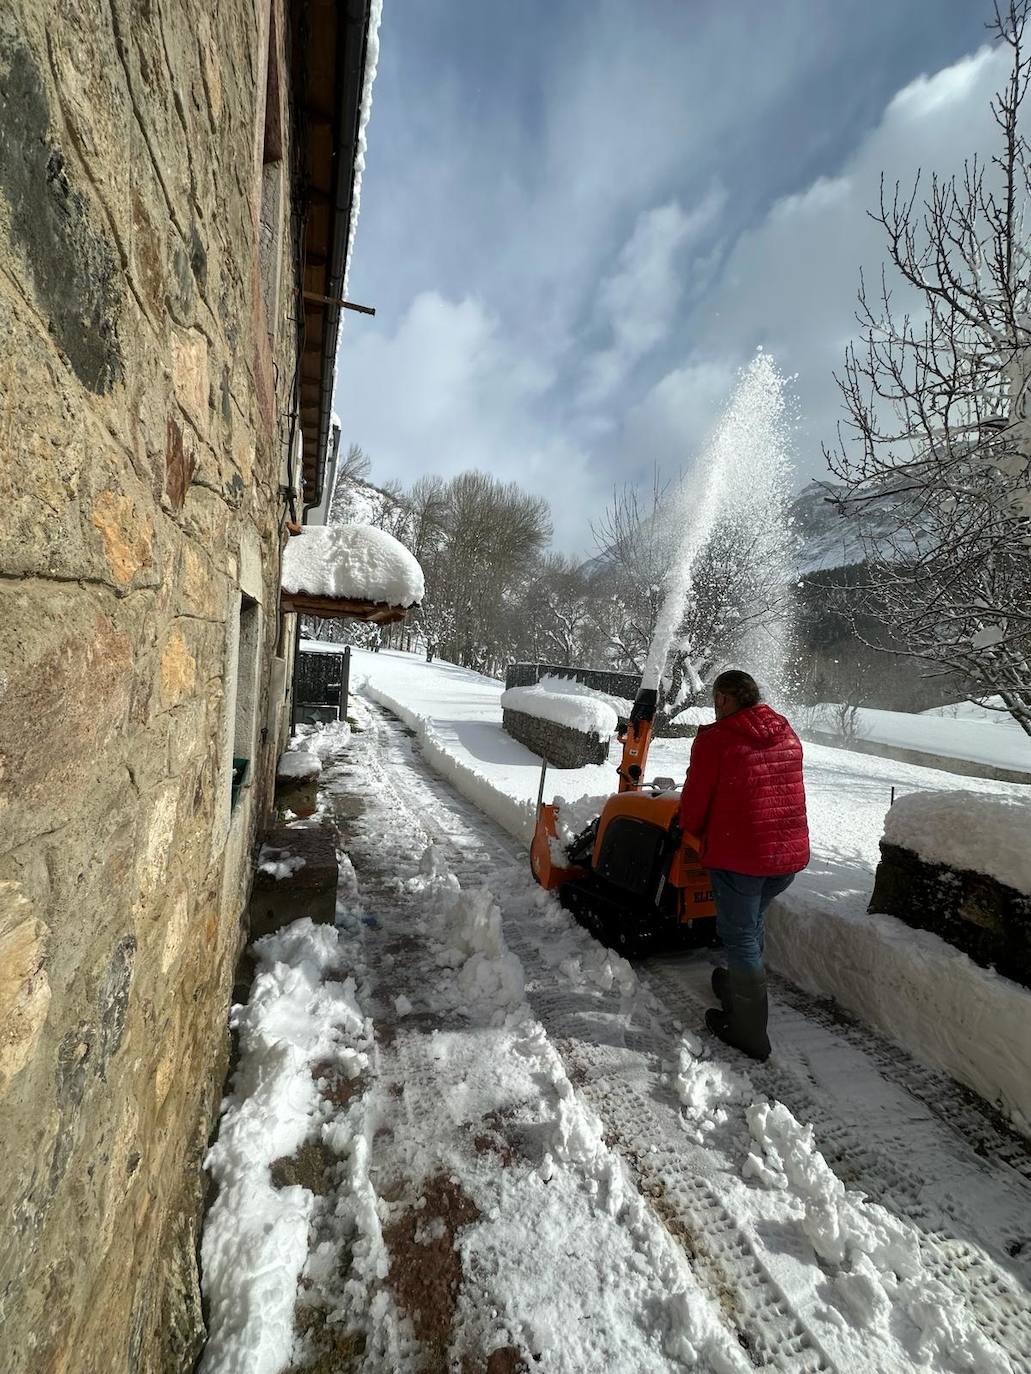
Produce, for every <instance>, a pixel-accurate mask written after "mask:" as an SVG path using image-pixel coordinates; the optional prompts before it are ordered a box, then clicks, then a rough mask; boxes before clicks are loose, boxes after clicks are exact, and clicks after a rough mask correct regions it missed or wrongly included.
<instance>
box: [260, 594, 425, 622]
mask: <svg viewBox="0 0 1031 1374" xmlns="http://www.w3.org/2000/svg"><path fill="white" fill-rule="evenodd" d="M280 604H281V606H282V609H283V610H284V611H296V612H297V613H298V614H299V615H316V616H321V617H322V618H323V619H326V620H361V621H364V622H365V623H366V624H367V625H393V624H395V623H396V622H397V621H399V620H404V619H405V617H406V615H407V614H408V610H407V608H406V607H405V606H388V605H387V603H386V602H385V601H358V600H355V599H353V598H345V597H336V596H312V595H311V594H310V593H308V592H286V591H284V592H282V593H281V594H280Z"/></svg>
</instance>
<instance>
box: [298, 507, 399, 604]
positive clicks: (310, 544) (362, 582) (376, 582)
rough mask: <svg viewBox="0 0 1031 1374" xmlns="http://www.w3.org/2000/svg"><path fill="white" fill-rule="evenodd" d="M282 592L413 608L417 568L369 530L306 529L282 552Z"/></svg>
mask: <svg viewBox="0 0 1031 1374" xmlns="http://www.w3.org/2000/svg"><path fill="white" fill-rule="evenodd" d="M282 583H283V590H284V591H285V592H307V593H308V594H309V596H330V597H340V598H341V599H344V600H349V601H375V602H385V603H386V604H387V605H388V606H414V605H416V604H417V603H418V602H420V601H421V600H422V597H423V592H424V590H425V587H424V582H423V575H422V568H421V567H420V566H419V563H418V560H417V559H416V558H415V557H414V555H413V554H411V553H409V551H408V550H407V549H406V548H405V546H404V545H403V544H402V543H400V542H399V541H398V540H397V539H395V538H394V536H393V535H392V534H387V532H386V530H378V529H375V528H374V527H373V526H372V525H311V526H308V525H306V526H305V527H304V529H302V531H301V533H300V534H298V535H294V536H293V538H291V539H289V540H288V541H287V545H286V548H285V549H284V550H283V578H282Z"/></svg>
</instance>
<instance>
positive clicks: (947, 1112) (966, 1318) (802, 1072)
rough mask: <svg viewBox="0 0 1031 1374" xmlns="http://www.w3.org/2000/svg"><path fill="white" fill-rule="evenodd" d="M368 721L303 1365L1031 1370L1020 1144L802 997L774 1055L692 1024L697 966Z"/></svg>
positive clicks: (392, 732)
mask: <svg viewBox="0 0 1031 1374" xmlns="http://www.w3.org/2000/svg"><path fill="white" fill-rule="evenodd" d="M356 710H357V711H358V715H359V722H360V724H361V725H362V726H363V729H362V731H361V733H357V734H355V735H354V736H353V737H352V738H351V740H350V741H348V743H347V745H346V748H344V749H343V750H342V751H341V752H340V754H339V755H338V756H336V757H334V758H330V759H327V760H326V767H325V771H324V774H323V783H324V788H325V801H326V803H327V805H328V807H329V809H330V812H331V814H332V815H333V817H334V819H335V820H336V822H337V823H338V825H339V826H340V828H341V844H342V846H343V848H344V850H345V851H346V852H347V854H348V855H349V856H350V859H351V861H352V862H353V865H354V870H355V876H354V878H353V879H352V878H351V876H350V874H349V872H347V865H346V864H345V878H344V881H343V882H342V891H341V904H340V916H339V918H338V920H339V922H340V925H341V930H340V935H339V946H340V960H341V967H340V970H339V972H340V976H343V974H344V973H345V972H350V973H354V974H356V975H357V982H358V987H357V996H358V1000H359V1001H360V1004H361V1010H362V1012H363V1013H364V1014H365V1016H367V1017H369V1018H371V1031H372V1036H371V1038H370V1040H369V1042H368V1043H367V1044H365V1045H364V1050H363V1053H364V1055H365V1059H366V1066H365V1068H364V1069H363V1071H362V1073H361V1074H360V1075H359V1076H358V1077H356V1078H355V1079H353V1080H351V1081H349V1084H348V1085H346V1089H345V1090H344V1091H340V1090H339V1087H337V1088H334V1087H333V1083H332V1082H331V1083H330V1092H329V1098H328V1099H327V1102H326V1104H325V1106H324V1110H323V1111H322V1115H321V1117H320V1118H319V1121H318V1122H317V1123H316V1125H315V1127H314V1128H313V1130H314V1136H315V1138H316V1139H317V1140H318V1141H319V1148H320V1149H322V1150H323V1151H328V1154H327V1156H326V1158H327V1160H328V1162H327V1163H326V1166H325V1169H324V1171H323V1172H324V1186H323V1194H324V1195H323V1196H322V1197H321V1198H320V1199H317V1201H316V1203H315V1206H314V1212H313V1216H312V1226H313V1232H312V1234H313V1235H314V1237H315V1241H314V1243H313V1245H312V1247H311V1250H310V1253H309V1258H308V1261H307V1263H306V1266H305V1269H304V1271H303V1273H302V1277H301V1293H300V1297H301V1303H302V1305H301V1306H300V1307H299V1308H298V1311H299V1313H300V1312H304V1313H306V1315H305V1317H304V1319H303V1320H302V1322H301V1325H302V1326H303V1327H304V1329H305V1330H306V1331H307V1333H308V1335H307V1338H306V1343H304V1344H303V1345H302V1346H301V1347H298V1348H295V1352H294V1360H293V1363H292V1364H291V1365H290V1369H291V1371H294V1370H296V1371H298V1372H300V1371H303V1370H307V1369H313V1368H316V1367H319V1368H327V1369H338V1368H339V1369H341V1370H343V1369H354V1370H362V1371H367V1374H379V1371H384V1372H385V1371H388V1370H389V1371H398V1374H405V1372H406V1371H412V1372H413V1374H415V1372H416V1371H419V1370H438V1369H439V1370H449V1369H454V1370H459V1371H462V1374H466V1371H469V1374H471V1372H472V1371H478V1370H487V1371H488V1374H504V1371H506V1370H508V1371H513V1370H519V1369H524V1370H528V1369H537V1368H540V1369H543V1370H548V1371H567V1370H568V1371H570V1374H572V1371H574V1370H576V1371H580V1370H585V1369H590V1370H606V1371H609V1370H611V1371H626V1374H637V1371H646V1370H656V1371H671V1370H680V1369H685V1368H696V1369H701V1370H706V1369H711V1370H714V1371H717V1374H725V1371H732V1370H747V1369H749V1368H769V1369H775V1370H785V1371H817V1370H820V1371H823V1370H827V1371H832V1370H833V1371H841V1372H842V1374H844V1372H845V1371H885V1374H888V1372H889V1371H890V1372H892V1374H894V1371H903V1370H910V1369H912V1368H914V1367H923V1368H927V1369H929V1370H934V1371H943V1372H944V1371H954V1372H955V1374H958V1372H959V1371H966V1370H971V1371H985V1374H987V1371H993V1374H994V1371H1003V1374H1005V1371H1007V1370H1009V1371H1014V1372H1016V1371H1026V1370H1031V1353H1029V1352H1031V1292H1029V1286H1031V1149H1029V1147H1028V1144H1027V1142H1026V1141H1024V1140H1022V1139H1021V1138H1019V1137H1017V1136H1015V1135H1013V1134H1012V1133H1010V1132H1009V1131H1008V1129H1007V1128H1006V1127H1005V1125H1004V1124H1003V1123H1002V1122H1001V1121H1000V1120H999V1119H998V1118H997V1117H996V1116H995V1115H994V1113H992V1112H991V1111H990V1109H988V1108H987V1107H985V1106H984V1104H982V1103H981V1102H980V1101H979V1100H978V1099H975V1098H973V1097H972V1096H971V1095H970V1094H968V1093H967V1092H966V1091H965V1090H962V1089H959V1088H957V1087H956V1086H955V1085H954V1084H952V1083H951V1082H950V1081H949V1080H948V1079H946V1078H945V1077H944V1076H942V1075H939V1074H936V1073H934V1072H932V1071H930V1070H927V1069H924V1068H921V1067H920V1066H919V1065H917V1064H916V1063H914V1062H913V1061H912V1060H910V1059H909V1058H908V1057H907V1056H906V1055H904V1054H903V1053H902V1052H901V1051H899V1050H898V1049H897V1048H896V1047H895V1046H894V1045H892V1044H891V1043H890V1042H888V1041H886V1040H884V1039H882V1038H881V1037H879V1036H878V1035H876V1034H874V1033H872V1032H870V1031H868V1030H865V1029H863V1028H862V1027H860V1026H858V1025H855V1024H853V1023H850V1022H849V1021H847V1020H844V1019H842V1018H841V1016H840V1015H839V1014H838V1013H836V1012H835V1011H834V1009H833V1008H831V1007H829V1006H826V1005H823V1004H820V1003H819V1002H816V1001H813V1000H812V999H810V998H808V997H807V996H806V995H805V994H803V993H800V992H798V991H797V990H795V989H792V988H791V987H790V985H788V984H784V983H780V982H778V983H777V984H775V985H774V987H773V991H772V998H773V1014H772V1024H771V1036H772V1038H773V1040H774V1044H775V1054H774V1057H773V1058H772V1059H771V1061H770V1062H769V1063H768V1064H767V1065H764V1066H757V1065H754V1064H752V1063H750V1062H748V1061H745V1060H744V1059H742V1058H741V1057H740V1056H738V1055H736V1054H734V1053H733V1052H732V1051H729V1050H726V1049H724V1048H723V1047H722V1046H719V1045H718V1044H716V1043H715V1042H713V1041H712V1040H711V1039H709V1038H708V1037H707V1036H704V1035H701V1036H699V1035H697V1033H696V1032H697V1028H698V1026H699V1023H700V1020H701V1012H702V1010H703V1009H704V1007H705V1006H706V1005H707V1002H708V997H707V984H708V976H709V968H710V965H709V963H708V961H707V959H706V958H705V957H703V956H700V955H683V956H669V957H661V958H654V959H650V960H648V961H646V962H645V963H643V964H641V965H638V966H637V968H636V969H631V968H630V966H629V965H627V964H626V963H625V962H624V961H622V960H620V959H619V958H618V957H617V956H615V955H613V954H611V953H610V952H608V951H605V950H603V949H602V948H601V947H600V946H598V945H597V944H596V943H595V942H594V941H592V940H591V939H590V938H589V937H588V936H587V935H586V934H585V933H584V932H583V931H582V930H580V929H579V928H578V927H576V926H575V925H572V924H571V923H570V921H569V918H568V916H567V915H566V913H564V912H563V911H562V910H561V909H560V908H559V907H558V905H557V904H556V903H555V902H554V901H553V900H552V899H551V898H550V897H548V896H547V895H546V894H543V893H541V892H540V891H539V890H538V889H537V888H536V887H535V886H534V885H533V883H532V880H531V879H530V876H529V872H528V866H527V863H526V858H525V855H524V854H523V853H522V852H521V850H520V848H519V846H518V844H517V842H516V841H515V840H514V839H513V838H512V837H511V836H510V835H508V834H506V833H505V832H504V831H502V830H500V829H499V828H498V827H497V826H496V825H495V824H494V823H493V822H492V821H490V820H488V819H486V818H485V817H484V816H483V815H482V814H481V813H480V812H479V811H477V810H476V808H475V807H474V806H473V805H472V804H471V803H470V802H468V801H467V800H465V799H464V798H462V797H461V796H459V795H458V794H457V793H456V792H455V791H454V790H453V789H452V788H451V786H450V784H449V783H448V782H446V781H445V780H444V779H443V778H442V777H440V776H439V775H438V774H437V773H435V772H434V771H433V769H432V768H431V767H430V765H429V764H428V763H427V761H426V760H425V759H424V758H423V757H422V755H421V753H420V751H419V748H418V745H417V743H416V741H415V739H414V736H413V735H412V733H411V731H409V730H408V729H406V727H405V726H404V725H402V724H401V722H399V721H398V720H397V719H396V718H394V717H392V716H391V715H390V714H389V713H388V712H386V711H384V710H382V709H380V708H377V707H373V706H370V705H368V704H366V703H358V704H357V706H356ZM399 875H400V876H399ZM456 880H457V884H460V887H459V886H457V885H456ZM484 888H486V892H485V891H484ZM494 911H497V912H499V913H500V918H501V921H500V928H495V927H493V926H492V924H491V923H492V920H495V919H496V918H495V917H494V916H493V915H492V913H493V912H494ZM502 936H503V938H502ZM324 1086H325V1085H324ZM334 1099H335V1100H334ZM338 1161H339V1162H338ZM863 1195H865V1198H866V1199H867V1201H864V1198H863ZM305 1304H306V1305H305ZM327 1351H328V1352H330V1355H331V1356H332V1357H333V1358H334V1359H336V1357H337V1355H339V1359H337V1362H330V1363H327V1364H325V1365H323V1366H318V1365H317V1364H316V1362H315V1361H316V1358H317V1357H323V1358H325V1357H326V1352H327ZM340 1352H343V1353H340ZM259 1367H260V1368H263V1369H264V1368H267V1369H268V1370H269V1371H270V1374H273V1371H274V1372H275V1374H278V1369H281V1368H282V1367H283V1366H279V1367H278V1368H277V1366H276V1365H275V1364H274V1363H272V1364H268V1365H267V1366H261V1365H259V1363H258V1362H256V1361H254V1360H253V1359H252V1360H251V1361H250V1362H247V1361H246V1360H245V1361H244V1362H242V1363H240V1364H239V1365H234V1364H232V1363H231V1362H229V1363H222V1364H219V1363H212V1364H211V1365H210V1366H208V1367H206V1374H208V1371H209V1370H210V1374H223V1372H224V1374H229V1371H234V1370H235V1369H237V1368H239V1369H241V1370H243V1369H248V1370H249V1371H250V1370H254V1369H257V1368H259Z"/></svg>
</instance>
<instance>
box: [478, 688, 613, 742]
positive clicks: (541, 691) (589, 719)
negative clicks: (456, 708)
mask: <svg viewBox="0 0 1031 1374" xmlns="http://www.w3.org/2000/svg"><path fill="white" fill-rule="evenodd" d="M577 685H579V684H577ZM501 708H502V710H508V711H522V712H523V713H524V714H525V715H528V716H535V717H536V718H537V720H550V721H551V722H552V724H554V725H566V726H568V727H569V728H570V729H571V730H580V731H582V732H583V734H585V735H598V736H599V737H600V738H602V739H604V738H606V737H607V736H608V735H611V734H613V733H614V732H615V729H616V725H617V715H616V710H615V707H613V706H610V705H609V703H608V702H607V701H602V700H601V699H600V698H598V697H594V696H581V695H580V694H579V693H572V692H568V691H548V690H547V689H545V688H543V687H540V686H537V687H510V688H509V689H508V691H507V692H502V694H501Z"/></svg>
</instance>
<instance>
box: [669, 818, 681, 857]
mask: <svg viewBox="0 0 1031 1374" xmlns="http://www.w3.org/2000/svg"><path fill="white" fill-rule="evenodd" d="M683 833H684V832H683V831H682V830H681V829H680V819H679V817H677V816H674V817H673V819H672V820H671V821H670V823H669V837H670V839H671V840H672V841H673V844H674V845H675V847H676V848H678V849H679V848H680V841H681V839H682V838H683Z"/></svg>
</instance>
